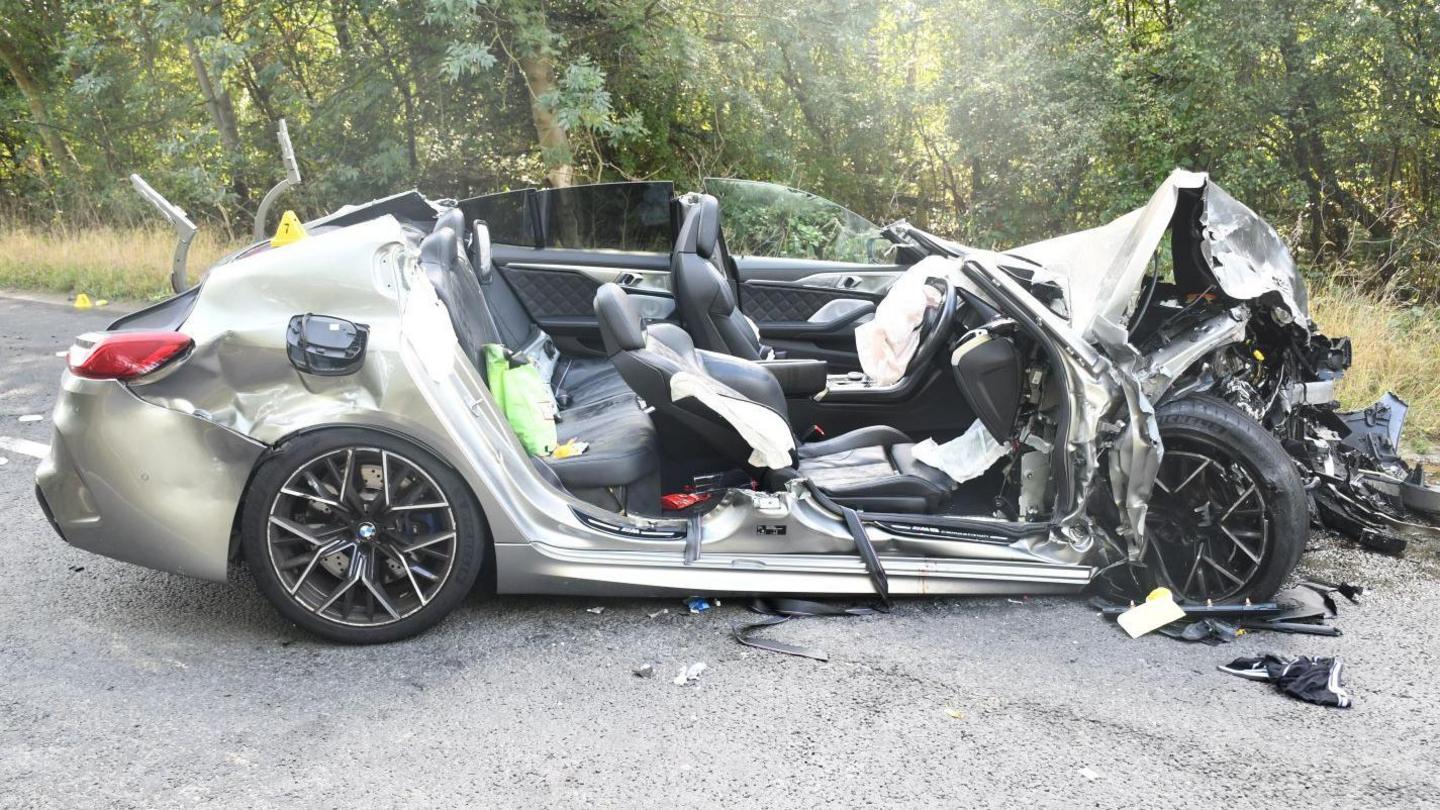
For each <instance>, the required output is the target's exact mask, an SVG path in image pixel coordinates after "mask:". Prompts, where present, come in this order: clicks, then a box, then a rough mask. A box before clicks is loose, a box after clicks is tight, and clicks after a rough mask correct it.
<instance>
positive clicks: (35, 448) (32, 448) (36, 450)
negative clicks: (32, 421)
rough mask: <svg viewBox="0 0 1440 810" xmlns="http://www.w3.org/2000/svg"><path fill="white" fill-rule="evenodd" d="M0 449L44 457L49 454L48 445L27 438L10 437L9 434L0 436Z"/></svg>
mask: <svg viewBox="0 0 1440 810" xmlns="http://www.w3.org/2000/svg"><path fill="white" fill-rule="evenodd" d="M0 450H9V451H10V452H12V453H20V454H21V455H26V456H33V457H35V458H45V457H46V456H48V455H50V445H48V444H41V443H40V442H32V441H30V440H29V439H12V438H10V437H9V436H0Z"/></svg>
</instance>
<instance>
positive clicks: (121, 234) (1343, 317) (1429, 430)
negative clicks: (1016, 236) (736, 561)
mask: <svg viewBox="0 0 1440 810" xmlns="http://www.w3.org/2000/svg"><path fill="white" fill-rule="evenodd" d="M174 246H175V239H174V236H173V235H172V234H171V232H170V231H168V230H163V229H146V230H136V229H128V230H125V229H110V228H91V229H84V230H76V231H71V232H68V233H67V232H50V231H40V230H34V229H26V228H6V227H4V226H0V287H19V288H26V289H33V290H48V291H51V292H59V293H77V292H85V293H89V294H90V296H91V297H96V298H116V299H139V300H149V299H154V298H159V297H163V296H165V295H168V294H169V289H170V288H169V272H170V271H169V268H170V257H171V254H172V253H173V251H174ZM235 247H237V246H236V245H231V244H227V243H225V242H223V241H222V240H221V239H218V238H216V237H215V236H213V235H212V234H211V232H207V231H203V230H202V231H201V232H200V233H199V234H198V235H197V236H196V238H195V242H194V244H193V245H191V247H190V269H191V273H192V275H196V274H198V273H199V272H200V271H201V270H204V269H205V268H207V267H209V266H210V265H211V264H212V263H213V262H214V261H215V260H216V259H218V258H219V257H220V256H222V255H224V254H225V253H227V252H229V251H230V250H232V249H234V248H235ZM1311 300H1312V307H1313V309H1314V316H1315V320H1316V322H1317V323H1318V324H1319V325H1320V328H1321V330H1322V331H1323V332H1325V333H1326V334H1329V335H1350V336H1351V338H1353V340H1354V344H1355V365H1354V366H1353V367H1352V368H1351V369H1350V372H1349V373H1348V374H1347V375H1346V377H1345V381H1344V382H1343V383H1342V385H1341V387H1340V400H1341V402H1342V403H1343V404H1344V405H1345V407H1347V408H1359V407H1363V406H1365V405H1368V404H1370V403H1371V402H1374V401H1375V400H1376V399H1378V398H1379V397H1380V396H1381V395H1382V394H1384V393H1385V392H1386V391H1392V390H1393V391H1394V392H1395V393H1396V394H1399V395H1400V397H1402V398H1403V399H1405V400H1406V401H1407V402H1409V403H1410V406H1411V411H1410V417H1409V421H1408V429H1407V431H1406V436H1407V438H1408V443H1409V445H1410V447H1409V449H1410V450H1413V451H1418V452H1421V453H1433V452H1436V451H1440V308H1433V307H1432V308H1420V307H1404V306H1400V305H1397V304H1394V303H1392V302H1388V301H1383V300H1380V299H1377V298H1375V297H1373V296H1368V295H1364V294H1362V293H1359V292H1357V291H1356V290H1354V289H1351V288H1347V287H1340V286H1334V287H1325V288H1319V289H1316V290H1313V291H1312V294H1311Z"/></svg>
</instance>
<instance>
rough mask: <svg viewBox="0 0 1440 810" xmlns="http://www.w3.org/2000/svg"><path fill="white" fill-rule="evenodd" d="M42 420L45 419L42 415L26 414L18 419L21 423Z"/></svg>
mask: <svg viewBox="0 0 1440 810" xmlns="http://www.w3.org/2000/svg"><path fill="white" fill-rule="evenodd" d="M44 418H45V416H44V414H38V413H27V414H25V415H24V416H22V417H20V421H21V422H39V421H40V420H42V419H44Z"/></svg>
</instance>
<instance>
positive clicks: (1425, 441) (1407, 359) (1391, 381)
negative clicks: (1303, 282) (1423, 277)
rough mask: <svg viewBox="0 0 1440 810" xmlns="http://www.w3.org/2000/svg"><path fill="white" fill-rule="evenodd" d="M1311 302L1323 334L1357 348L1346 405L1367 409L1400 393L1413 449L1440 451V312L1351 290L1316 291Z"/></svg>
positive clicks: (1344, 391)
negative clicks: (1345, 338)
mask: <svg viewBox="0 0 1440 810" xmlns="http://www.w3.org/2000/svg"><path fill="white" fill-rule="evenodd" d="M1310 300H1311V310H1312V312H1311V314H1312V315H1313V316H1314V318H1315V322H1316V323H1317V324H1318V325H1319V326H1320V329H1321V331H1323V332H1324V333H1325V334H1327V335H1349V336H1350V339H1351V341H1352V343H1353V344H1354V348H1355V362H1354V364H1353V365H1352V366H1351V367H1350V371H1348V372H1347V373H1346V374H1345V379H1344V380H1343V381H1342V382H1341V384H1340V390H1339V397H1340V403H1341V404H1342V405H1343V406H1345V407H1346V408H1349V409H1355V408H1362V407H1364V406H1366V405H1369V404H1370V403H1372V402H1374V401H1375V400H1377V399H1379V398H1380V397H1381V396H1383V395H1384V394H1385V392H1386V391H1394V392H1395V393H1396V394H1397V395H1398V396H1399V397H1400V398H1401V399H1403V400H1405V401H1406V402H1408V403H1409V404H1410V415H1409V416H1408V417H1407V418H1406V422H1405V438H1406V443H1407V444H1408V445H1409V447H1408V448H1407V449H1409V450H1412V451H1415V452H1420V453H1433V452H1435V451H1436V450H1440V307H1406V306H1401V305H1398V304H1395V303H1392V302H1389V301H1383V300H1379V299H1377V298H1375V297H1374V296H1367V295H1365V294H1363V293H1361V292H1359V291H1357V290H1355V289H1352V288H1348V287H1326V288H1320V289H1315V290H1312V291H1311V295H1310Z"/></svg>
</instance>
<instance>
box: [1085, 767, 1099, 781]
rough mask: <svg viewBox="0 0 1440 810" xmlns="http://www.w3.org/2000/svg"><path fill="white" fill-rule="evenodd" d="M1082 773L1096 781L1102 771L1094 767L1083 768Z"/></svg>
mask: <svg viewBox="0 0 1440 810" xmlns="http://www.w3.org/2000/svg"><path fill="white" fill-rule="evenodd" d="M1080 775H1081V776H1083V777H1085V779H1087V780H1089V781H1091V782H1094V781H1095V780H1096V779H1099V778H1100V772H1099V771H1097V770H1095V769H1094V768H1081V769H1080Z"/></svg>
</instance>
